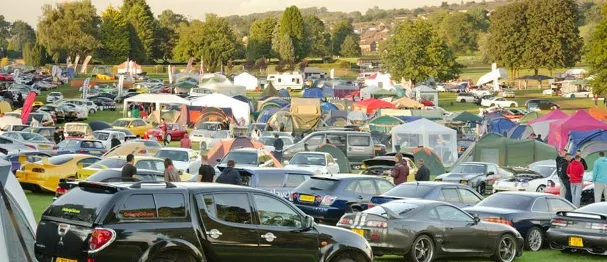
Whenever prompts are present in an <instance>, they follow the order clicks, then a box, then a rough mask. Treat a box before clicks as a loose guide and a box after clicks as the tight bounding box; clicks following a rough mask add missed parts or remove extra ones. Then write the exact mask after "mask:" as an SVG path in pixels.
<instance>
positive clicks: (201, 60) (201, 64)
mask: <svg viewBox="0 0 607 262" xmlns="http://www.w3.org/2000/svg"><path fill="white" fill-rule="evenodd" d="M203 59H204V58H203V57H202V56H201V57H200V74H201V75H202V74H204V60H203Z"/></svg>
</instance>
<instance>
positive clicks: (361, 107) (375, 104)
mask: <svg viewBox="0 0 607 262" xmlns="http://www.w3.org/2000/svg"><path fill="white" fill-rule="evenodd" d="M380 108H389V109H397V108H396V106H395V105H394V104H392V103H390V102H386V101H384V100H380V99H375V98H371V99H366V100H362V101H359V102H356V103H354V111H361V112H363V113H365V114H368V115H370V114H373V113H374V112H375V110H377V109H380Z"/></svg>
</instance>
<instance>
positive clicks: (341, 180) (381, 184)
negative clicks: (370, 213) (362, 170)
mask: <svg viewBox="0 0 607 262" xmlns="http://www.w3.org/2000/svg"><path fill="white" fill-rule="evenodd" d="M392 188H394V185H393V184H392V183H390V182H389V181H388V180H386V179H385V178H383V177H373V176H367V175H350V174H339V175H331V176H314V177H312V178H310V179H308V180H306V181H305V182H303V183H302V184H301V185H299V186H298V187H297V188H295V189H294V190H293V194H292V195H291V198H290V200H291V201H292V202H293V203H294V204H295V205H296V206H297V207H298V208H299V209H301V211H303V212H304V213H306V214H308V215H310V216H312V217H314V219H316V220H317V221H319V222H325V223H333V224H334V223H336V222H337V221H338V220H339V219H340V218H341V216H343V215H344V214H345V213H346V211H348V212H352V211H360V210H353V208H355V206H356V205H357V204H358V203H360V202H368V201H369V200H371V198H372V197H373V196H376V195H381V194H383V193H385V192H387V191H388V190H390V189H392Z"/></svg>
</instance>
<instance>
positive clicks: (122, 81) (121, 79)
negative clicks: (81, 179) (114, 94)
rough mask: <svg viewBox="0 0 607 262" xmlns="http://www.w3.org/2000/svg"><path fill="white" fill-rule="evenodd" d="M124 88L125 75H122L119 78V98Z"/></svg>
mask: <svg viewBox="0 0 607 262" xmlns="http://www.w3.org/2000/svg"><path fill="white" fill-rule="evenodd" d="M123 87H124V75H120V77H119V78H118V87H117V88H118V96H121V95H122V88H123Z"/></svg>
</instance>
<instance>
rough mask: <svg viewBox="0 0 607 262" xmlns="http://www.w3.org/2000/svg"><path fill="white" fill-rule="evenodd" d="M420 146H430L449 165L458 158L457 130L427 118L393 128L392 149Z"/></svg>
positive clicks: (399, 149)
mask: <svg viewBox="0 0 607 262" xmlns="http://www.w3.org/2000/svg"><path fill="white" fill-rule="evenodd" d="M420 146H422V147H426V148H430V149H431V150H432V151H433V152H434V153H436V154H437V155H438V156H439V157H440V160H441V161H442V162H443V164H445V165H447V166H449V165H451V164H453V163H454V162H455V160H456V159H457V131H455V129H451V128H448V127H446V126H443V125H441V124H437V123H435V122H432V121H430V120H428V119H425V118H422V119H420V120H417V121H413V122H410V123H405V124H402V125H400V126H396V127H394V128H392V151H395V152H398V151H401V150H402V149H407V148H417V147H420ZM397 147H398V148H397Z"/></svg>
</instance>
